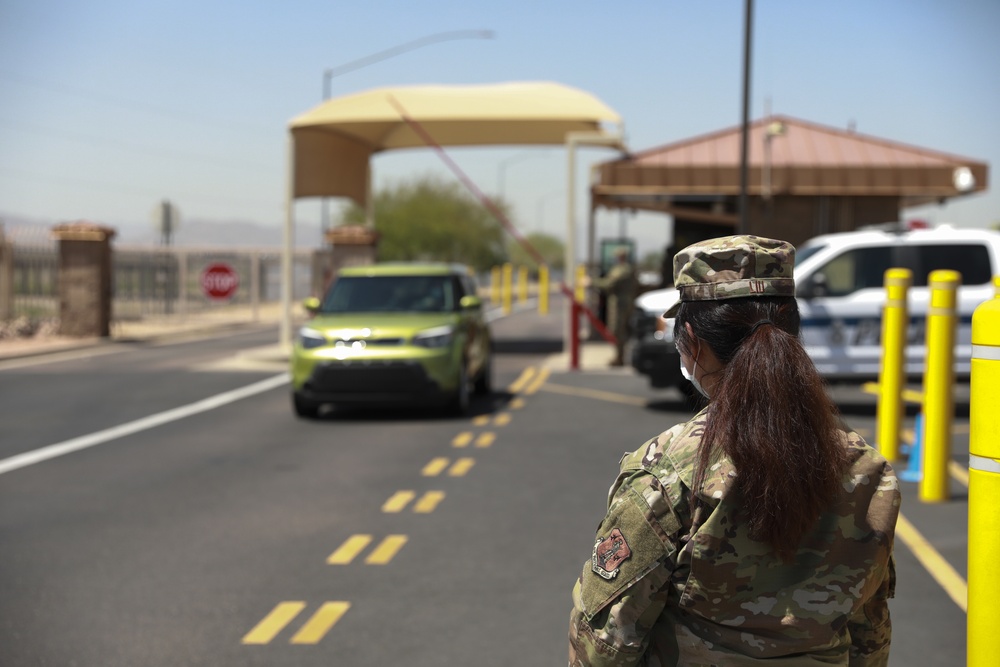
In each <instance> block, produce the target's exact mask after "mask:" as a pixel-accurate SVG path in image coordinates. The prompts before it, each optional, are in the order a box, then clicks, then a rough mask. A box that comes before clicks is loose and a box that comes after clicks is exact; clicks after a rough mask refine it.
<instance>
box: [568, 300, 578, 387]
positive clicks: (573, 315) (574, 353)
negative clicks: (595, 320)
mask: <svg viewBox="0 0 1000 667" xmlns="http://www.w3.org/2000/svg"><path fill="white" fill-rule="evenodd" d="M569 312H570V327H569V367H570V369H571V370H574V371H575V370H577V369H579V368H580V302H579V301H577V300H576V299H574V300H573V303H571V304H570V307H569Z"/></svg>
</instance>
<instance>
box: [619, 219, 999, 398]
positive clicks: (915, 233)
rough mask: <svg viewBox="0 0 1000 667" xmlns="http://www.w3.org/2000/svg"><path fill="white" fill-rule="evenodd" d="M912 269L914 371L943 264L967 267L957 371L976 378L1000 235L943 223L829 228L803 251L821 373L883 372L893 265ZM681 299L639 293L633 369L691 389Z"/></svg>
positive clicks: (803, 279) (799, 269) (807, 312)
mask: <svg viewBox="0 0 1000 667" xmlns="http://www.w3.org/2000/svg"><path fill="white" fill-rule="evenodd" d="M897 267H898V268H907V269H910V270H911V271H912V273H913V286H912V287H911V288H910V290H909V294H908V304H909V315H910V327H909V331H908V335H907V336H908V341H909V342H908V345H907V349H906V372H907V374H908V375H912V376H919V375H921V374H922V373H923V370H924V360H925V357H926V347H925V345H924V339H925V322H926V313H927V306H928V303H929V302H930V289H929V288H928V286H927V276H928V274H930V273H931V272H932V271H936V270H938V269H951V270H954V271H958V272H959V273H961V274H962V286H961V287H960V288H959V292H958V316H959V319H958V329H957V331H956V338H955V341H956V345H955V373H956V376H957V377H959V378H967V377H968V375H969V368H970V358H971V356H972V312H973V311H974V310H975V309H976V306H978V305H979V304H981V303H982V302H983V301H986V300H988V299H992V298H993V297H994V286H993V277H994V276H997V275H1000V232H995V231H988V230H984V229H957V228H953V227H949V226H939V227H935V228H933V229H910V228H908V227H906V226H904V225H900V224H892V225H884V226H878V227H877V228H867V229H864V230H860V231H856V232H844V233H839V234H826V235H823V236H817V237H816V238H813V239H810V240H809V241H807V242H806V243H804V244H803V245H802V246H800V247H799V248H796V251H795V284H796V296H797V297H798V300H799V312H800V314H801V317H802V342H803V344H804V345H805V347H806V351H807V352H808V353H809V355H810V357H812V359H813V361H814V362H815V364H816V367H817V369H819V371H820V373H821V374H822V375H823V376H824V377H827V378H831V379H851V380H862V379H873V378H876V377H878V373H879V365H880V359H881V352H882V350H881V346H880V337H881V333H882V307H883V306H884V304H885V289H884V286H883V283H884V279H885V272H886V269H890V268H897ZM677 299H678V293H677V290H675V289H672V288H669V289H665V290H656V291H653V292H646V293H645V294H643V295H641V296H639V298H638V299H636V302H635V305H636V308H635V320H634V322H633V323H634V325H635V326H634V329H633V330H634V331H635V334H636V335H635V337H634V338H633V341H632V348H631V361H632V366H633V367H634V368H635V369H636V370H637V371H638V372H640V373H642V374H644V375H648V376H649V378H650V383H651V384H652V386H654V387H669V386H677V387H681V388H686V387H684V380H683V378H682V377H681V375H680V368H679V363H680V361H679V359H678V356H677V351H676V349H675V348H674V344H673V324H674V323H673V320H672V319H671V320H664V319H663V318H662V317H661V315H662V314H663V312H664V311H666V310H667V308H669V307H670V306H672V305H673V304H674V303H675V302H676V301H677Z"/></svg>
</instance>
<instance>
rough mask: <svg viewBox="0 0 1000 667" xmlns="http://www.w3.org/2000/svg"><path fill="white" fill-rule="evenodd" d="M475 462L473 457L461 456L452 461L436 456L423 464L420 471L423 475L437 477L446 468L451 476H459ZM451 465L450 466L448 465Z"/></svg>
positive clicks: (467, 470)
mask: <svg viewBox="0 0 1000 667" xmlns="http://www.w3.org/2000/svg"><path fill="white" fill-rule="evenodd" d="M475 464H476V461H475V459H469V458H461V459H458V460H456V461H455V462H454V463H452V462H451V460H450V459H447V458H445V457H443V456H442V457H438V458H436V459H432V460H431V462H430V463H428V464H427V465H425V466H424V469H423V470H421V471H420V474H422V475H423V476H424V477H437V476H438V475H440V474H441V473H442V472H444V471H445V470H446V469H447V470H448V475H450V476H451V477H461V476H462V475H464V474H465V473H467V472H469V470H470V469H471V468H472V466H474V465H475ZM449 465H450V466H451V467H450V468H449V467H448V466H449Z"/></svg>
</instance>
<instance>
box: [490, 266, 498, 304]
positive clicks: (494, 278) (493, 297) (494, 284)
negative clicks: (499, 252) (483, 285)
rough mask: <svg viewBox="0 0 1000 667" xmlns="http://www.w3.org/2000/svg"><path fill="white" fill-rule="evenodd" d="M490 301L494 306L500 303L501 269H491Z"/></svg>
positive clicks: (495, 267) (496, 267)
mask: <svg viewBox="0 0 1000 667" xmlns="http://www.w3.org/2000/svg"><path fill="white" fill-rule="evenodd" d="M490 301H492V302H493V305H498V304H499V303H500V267H499V266H494V267H493V268H492V269H490Z"/></svg>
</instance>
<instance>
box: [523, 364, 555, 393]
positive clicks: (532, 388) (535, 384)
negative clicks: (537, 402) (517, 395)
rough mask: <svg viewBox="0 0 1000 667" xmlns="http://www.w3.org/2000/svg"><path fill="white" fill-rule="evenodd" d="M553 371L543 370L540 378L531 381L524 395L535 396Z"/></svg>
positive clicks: (539, 375) (540, 372)
mask: <svg viewBox="0 0 1000 667" xmlns="http://www.w3.org/2000/svg"><path fill="white" fill-rule="evenodd" d="M550 372H551V371H550V370H549V369H548V368H543V369H542V370H540V371H539V372H538V376H537V377H536V378H535V379H534V380H532V381H531V384H529V385H528V386H527V387H525V388H524V393H525V394H528V395H531V394H534V393H535V392H536V391H538V390H539V388H540V387H541V386H542V385H543V384H545V381H546V380H548V379H549V373H550Z"/></svg>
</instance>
